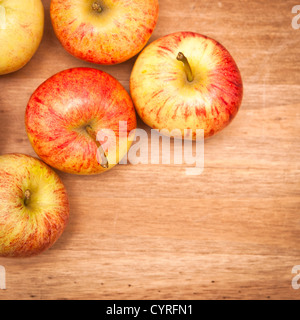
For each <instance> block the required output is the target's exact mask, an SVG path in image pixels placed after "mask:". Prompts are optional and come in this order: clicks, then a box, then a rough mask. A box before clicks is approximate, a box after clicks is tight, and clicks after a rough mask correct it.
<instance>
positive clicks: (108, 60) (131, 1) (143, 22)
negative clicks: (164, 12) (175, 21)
mask: <svg viewBox="0 0 300 320" xmlns="http://www.w3.org/2000/svg"><path fill="white" fill-rule="evenodd" d="M158 12H159V5H158V0H86V1H75V0H51V7H50V14H51V20H52V25H53V28H54V31H55V34H56V36H57V38H58V39H59V41H60V42H61V44H62V46H63V47H64V48H65V49H66V50H67V51H68V52H69V53H71V54H72V55H74V56H75V57H77V58H79V59H82V60H85V61H88V62H92V63H97V64H103V65H112V64H117V63H121V62H124V61H126V60H128V59H130V58H132V57H133V56H135V55H136V54H137V53H139V52H140V51H141V50H142V49H143V48H144V46H145V45H146V43H147V42H148V40H149V38H150V36H151V34H152V33H153V31H154V28H155V26H156V22H157V19H158Z"/></svg>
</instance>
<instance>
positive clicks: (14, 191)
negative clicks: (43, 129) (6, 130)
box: [0, 154, 69, 258]
mask: <svg viewBox="0 0 300 320" xmlns="http://www.w3.org/2000/svg"><path fill="white" fill-rule="evenodd" d="M27 190H29V191H30V192H31V198H30V200H29V202H28V203H27V205H25V204H24V199H25V192H26V191H27ZM68 220H69V201H68V196H67V192H66V189H65V187H64V185H63V184H62V182H61V180H60V179H59V177H58V176H57V174H56V173H55V172H54V171H53V170H52V169H50V168H49V167H48V166H47V165H46V164H44V163H43V162H42V161H40V160H38V159H35V158H33V157H30V156H26V155H22V154H8V155H2V156H0V256H1V257H15V258H17V257H19V258H25V257H31V256H35V255H37V254H40V253H42V252H43V251H45V250H47V249H49V248H50V247H51V246H53V244H54V243H55V242H56V241H57V239H58V238H59V237H60V236H61V234H62V233H63V231H64V230H65V228H66V225H67V223H68Z"/></svg>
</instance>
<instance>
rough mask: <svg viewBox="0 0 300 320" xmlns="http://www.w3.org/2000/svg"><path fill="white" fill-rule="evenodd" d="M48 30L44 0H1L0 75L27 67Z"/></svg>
mask: <svg viewBox="0 0 300 320" xmlns="http://www.w3.org/2000/svg"><path fill="white" fill-rule="evenodd" d="M43 32H44V8H43V4H42V2H41V0H22V1H20V0H0V44H1V45H0V75H3V74H7V73H11V72H14V71H17V70H19V69H21V68H22V67H24V66H25V65H26V64H27V63H28V62H29V61H30V59H31V58H32V57H33V55H34V54H35V52H36V51H37V49H38V47H39V45H40V42H41V40H42V37H43Z"/></svg>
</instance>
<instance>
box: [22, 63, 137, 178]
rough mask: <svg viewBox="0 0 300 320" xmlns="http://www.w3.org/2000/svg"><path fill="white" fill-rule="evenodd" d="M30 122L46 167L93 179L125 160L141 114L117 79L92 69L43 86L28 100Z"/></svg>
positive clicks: (29, 128) (77, 70)
mask: <svg viewBox="0 0 300 320" xmlns="http://www.w3.org/2000/svg"><path fill="white" fill-rule="evenodd" d="M25 122H26V129H27V133H28V137H29V140H30V142H31V144H32V146H33V148H34V150H35V152H36V153H37V154H38V156H39V157H40V158H41V159H42V160H44V161H45V162H46V163H47V164H49V165H50V166H52V167H54V168H56V169H58V170H61V171H64V172H67V173H73V174H79V175H92V174H99V173H102V172H104V171H107V170H110V169H111V168H113V167H114V166H115V165H116V164H117V163H118V162H119V161H120V160H121V159H122V158H123V157H124V156H125V155H126V153H127V152H128V150H129V148H130V146H131V143H132V137H131V136H130V134H134V131H135V129H136V113H135V109H134V106H133V103H132V100H131V98H130V96H129V94H128V93H127V91H126V90H125V89H124V88H123V86H122V85H121V84H120V83H119V82H118V81H117V80H116V79H115V78H113V77H112V76H110V75H109V74H107V73H105V72H102V71H100V70H96V69H92V68H74V69H69V70H65V71H62V72H60V73H58V74H56V75H54V76H53V77H51V78H50V79H48V80H47V81H45V82H44V83H43V84H42V85H40V86H39V88H38V89H37V90H36V91H35V92H34V93H33V95H32V96H31V98H30V100H29V103H28V106H27V109H26V116H25ZM122 123H125V124H126V126H123V125H120V124H122ZM105 131H110V133H111V134H110V133H108V134H107V135H106V133H105ZM99 132H100V133H103V135H101V134H100V135H99ZM110 138H111V139H110ZM113 138H115V140H114V139H113Z"/></svg>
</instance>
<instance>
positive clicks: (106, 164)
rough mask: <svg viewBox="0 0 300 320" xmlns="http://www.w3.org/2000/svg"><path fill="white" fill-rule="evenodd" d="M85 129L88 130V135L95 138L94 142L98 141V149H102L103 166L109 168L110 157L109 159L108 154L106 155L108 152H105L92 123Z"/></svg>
mask: <svg viewBox="0 0 300 320" xmlns="http://www.w3.org/2000/svg"><path fill="white" fill-rule="evenodd" d="M85 130H86V132H87V133H88V135H89V136H90V137H91V138H92V139H93V140H94V142H95V143H96V145H97V149H98V151H99V149H100V156H101V166H102V168H104V169H108V167H109V164H108V159H107V156H106V154H105V152H104V150H103V148H102V146H101V144H100V142H99V141H97V134H96V132H95V131H94V130H93V128H92V127H91V126H90V125H88V126H86V128H85Z"/></svg>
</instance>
